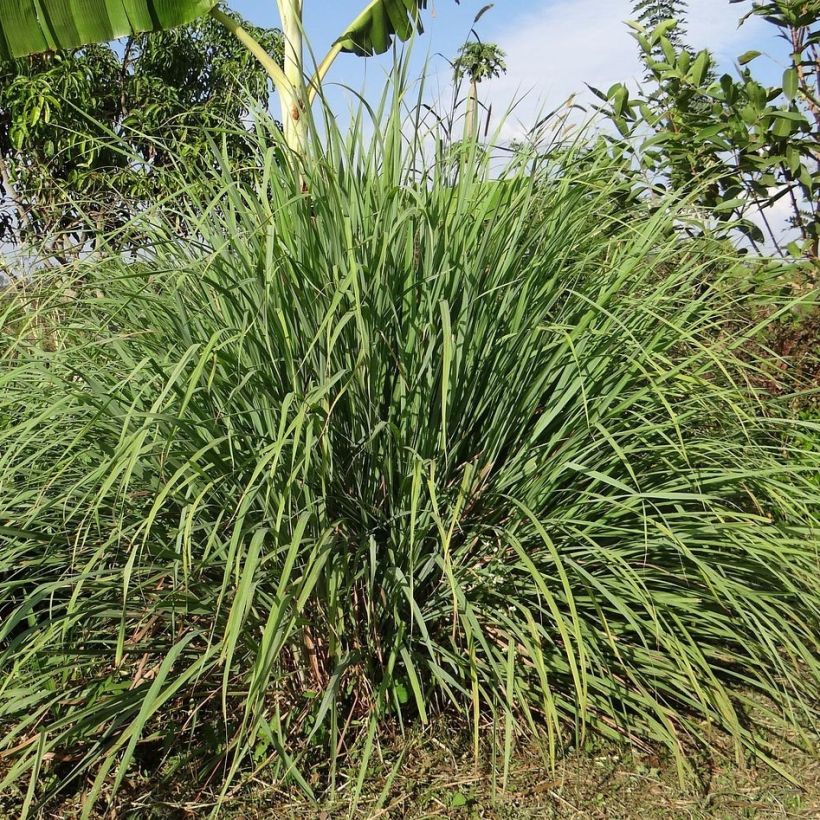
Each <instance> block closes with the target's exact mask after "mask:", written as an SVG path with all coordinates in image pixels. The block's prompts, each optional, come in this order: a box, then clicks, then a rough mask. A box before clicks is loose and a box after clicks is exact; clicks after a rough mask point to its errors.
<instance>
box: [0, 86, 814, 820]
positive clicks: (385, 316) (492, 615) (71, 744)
mask: <svg viewBox="0 0 820 820" xmlns="http://www.w3.org/2000/svg"><path fill="white" fill-rule="evenodd" d="M382 110H386V111H388V112H390V114H389V118H388V121H387V122H384V121H381V120H380V121H379V123H377V125H376V132H375V133H376V134H377V137H378V138H376V139H373V138H372V136H371V133H370V131H368V132H367V133H366V134H365V133H364V132H363V130H362V127H361V119H356V120H354V123H355V124H354V126H353V128H354V131H353V133H352V135H351V137H350V139H349V141H348V142H344V141H343V140H342V138H341V137H340V135H339V133H338V130H337V128H336V126H335V123H334V121H333V120H332V119H329V120H328V122H327V124H326V128H327V132H326V136H325V137H324V139H325V141H326V142H325V144H326V151H327V153H326V160H325V161H324V162H322V163H317V164H315V165H313V166H311V167H310V168H308V169H305V170H303V171H302V172H301V173H302V174H304V177H302V176H296V174H298V173H299V172H297V171H296V170H295V169H293V168H292V167H291V166H290V165H288V164H286V165H284V166H281V165H279V164H278V163H277V161H276V157H277V152H278V151H279V150H280V140H281V137H280V135H279V133H278V131H277V129H276V128H275V127H273V125H272V124H270V123H268V124H267V126H266V125H265V123H264V122H259V123H257V129H256V130H255V131H254V132H253V133H254V134H256V135H257V138H258V139H259V144H258V146H257V148H256V151H255V153H254V154H253V155H252V157H250V158H248V159H246V160H245V161H244V162H243V163H242V164H243V167H245V168H247V167H248V166H249V165H251V164H252V166H253V168H254V170H255V173H254V174H251V175H248V176H246V175H244V174H243V175H238V174H237V167H236V165H235V163H234V162H232V161H231V159H230V157H228V156H227V155H225V154H224V153H223V154H222V155H221V156H220V158H219V169H220V170H218V171H215V170H210V171H206V172H205V176H204V178H203V179H200V180H198V181H197V183H198V184H197V186H196V187H195V188H194V189H193V190H194V194H193V195H190V194H189V193H186V192H185V191H184V190H181V191H180V193H179V195H178V196H177V197H175V198H174V210H173V218H171V217H167V216H163V212H164V211H163V209H162V208H158V209H157V212H156V213H154V212H150V211H146V212H144V213H142V214H140V216H139V220H138V222H139V223H140V224H139V225H135V226H134V230H136V231H137V232H138V233H139V235H140V236H148V237H150V241H149V242H146V243H145V244H144V247H143V249H142V251H141V253H140V255H139V257H138V258H137V259H136V260H129V259H125V258H124V257H123V256H122V255H118V254H112V255H109V256H107V257H106V258H104V259H103V260H96V261H94V262H93V263H91V262H84V261H82V260H81V261H80V262H78V266H77V271H76V272H77V276H76V277H75V278H74V279H73V280H72V281H70V282H69V286H70V287H71V288H72V290H71V292H70V293H69V292H68V291H67V290H66V289H65V286H63V285H61V279H58V280H57V281H55V283H54V284H53V287H51V288H49V287H47V286H46V284H45V283H44V284H43V287H42V289H41V290H40V291H38V292H37V293H36V294H35V296H36V299H35V300H34V301H31V299H30V297H29V295H28V294H27V293H21V294H20V295H19V296H18V297H14V296H13V295H12V294H10V293H9V292H7V293H6V294H5V296H4V300H3V302H2V309H3V311H4V314H3V315H4V320H3V321H4V334H3V336H4V339H6V340H7V341H6V342H5V346H4V348H3V350H2V351H1V352H0V355H1V356H2V358H1V359H0V362H1V363H2V369H0V527H1V528H2V530H0V532H2V537H3V540H2V542H0V616H2V621H0V623H1V624H2V625H0V664H1V665H2V668H3V669H4V670H5V671H6V675H5V678H4V681H3V684H2V686H0V725H2V728H3V731H2V740H0V751H1V752H2V753H3V754H5V755H9V754H11V757H10V769H9V771H8V774H7V777H6V783H8V782H11V781H12V780H13V781H15V782H26V780H27V779H28V778H29V777H30V776H31V773H32V771H34V769H35V767H36V766H40V765H41V764H42V766H43V767H45V768H49V767H50V766H51V764H50V763H49V760H51V759H52V756H53V755H55V754H56V755H68V756H69V759H70V762H71V766H70V767H66V768H65V769H61V770H60V773H59V780H58V782H61V783H63V784H65V782H67V780H69V779H72V778H73V779H83V780H85V779H87V782H88V783H90V784H91V785H90V787H89V794H88V796H87V801H86V807H87V810H88V811H89V812H90V811H91V807H92V806H93V805H94V800H95V799H96V797H98V796H99V795H100V794H101V793H102V792H103V790H104V789H105V791H106V793H111V792H113V791H116V789H117V788H118V787H119V786H120V785H121V784H122V783H123V780H124V778H125V777H127V776H128V771H129V766H131V765H134V761H135V758H136V756H137V755H138V753H139V749H140V748H142V746H141V743H142V742H143V741H146V740H148V741H150V742H152V743H153V744H154V747H155V748H158V749H159V750H160V752H159V753H160V754H164V753H168V754H170V753H172V752H173V754H174V755H176V756H178V759H181V758H184V756H185V755H189V756H190V757H191V758H192V759H193V760H194V761H195V762H196V766H195V767H194V768H193V769H192V770H193V771H197V772H198V773H199V774H198V777H199V778H200V780H201V781H202V782H204V781H209V782H211V783H216V784H217V785H218V787H221V788H222V793H223V794H225V793H226V792H227V790H228V789H229V788H230V786H231V783H233V782H235V781H236V779H237V776H238V775H239V773H240V772H242V771H243V770H244V771H250V770H251V769H253V768H254V767H255V766H258V765H262V763H264V762H265V761H267V762H268V764H269V766H270V767H271V774H272V776H278V777H282V778H287V779H290V780H294V781H296V782H297V783H298V784H299V785H300V786H301V787H302V788H303V789H305V790H306V791H308V792H311V791H313V790H314V788H315V787H316V784H315V781H313V780H309V779H308V777H307V772H308V771H309V770H310V769H312V768H314V767H315V766H317V765H320V764H321V766H322V767H324V768H323V769H322V771H324V773H325V774H327V773H328V769H329V770H330V773H331V775H332V771H333V770H334V767H335V765H336V760H337V755H339V754H343V753H344V752H345V750H349V749H351V748H357V750H358V751H357V754H358V755H359V756H360V759H361V760H362V764H361V766H362V768H361V772H362V775H361V777H363V776H364V773H365V771H366V770H367V765H368V759H369V757H370V755H371V754H372V753H373V750H374V744H375V742H376V739H377V735H378V729H379V726H380V723H381V721H384V720H386V719H388V718H389V717H391V718H392V720H394V721H396V722H399V723H401V722H403V721H405V720H419V721H422V722H423V721H425V720H427V719H428V718H429V717H430V715H432V714H433V713H434V712H440V711H443V710H453V711H455V712H456V713H457V714H458V713H460V714H461V715H462V716H463V718H464V721H465V722H466V723H468V725H471V726H473V727H474V730H475V732H476V747H477V744H478V732H479V731H480V726H481V721H482V720H483V719H484V718H483V717H482V715H485V716H491V715H494V716H496V717H497V718H498V719H499V721H500V722H501V723H502V724H503V726H504V732H503V736H504V740H503V760H504V766H505V772H506V771H507V769H508V766H509V760H510V754H511V749H512V746H513V744H514V742H515V738H516V736H517V735H519V734H520V733H523V732H527V731H530V730H533V729H535V728H536V727H541V728H544V729H545V730H546V731H547V732H548V735H549V739H550V741H549V755H550V756H551V757H552V759H553V760H554V757H555V755H556V754H557V753H558V752H559V751H560V749H561V748H562V747H563V745H564V744H565V743H566V742H570V743H576V744H578V743H581V742H583V739H584V737H585V735H586V734H587V733H589V732H598V733H601V734H604V735H607V736H610V737H624V736H625V737H627V738H630V739H632V740H634V741H635V742H647V741H649V742H658V743H662V744H665V745H666V746H668V748H669V749H670V750H671V752H672V753H673V755H674V756H675V758H676V759H677V761H678V764H679V766H680V769H681V772H682V773H684V772H685V769H686V765H687V757H686V749H687V748H691V747H690V746H688V745H687V744H695V745H698V744H709V743H711V742H712V740H713V738H714V734H713V730H714V728H715V727H717V728H719V729H722V730H723V731H725V732H728V733H729V735H730V736H731V738H732V739H733V741H734V744H735V748H736V750H737V753H738V755H743V754H745V753H747V752H753V753H756V754H759V755H764V754H765V753H764V750H763V749H762V748H761V747H760V745H759V744H758V742H757V740H756V734H755V727H754V723H750V722H749V716H748V715H747V714H746V713H745V707H746V705H747V704H748V702H749V701H748V699H749V698H750V697H751V696H752V695H754V694H755V693H757V694H763V695H765V696H766V697H767V698H769V699H770V704H771V713H770V715H769V718H768V719H770V720H772V721H775V722H777V721H783V722H784V723H789V724H793V723H800V722H804V723H805V722H807V723H808V724H811V723H812V721H813V720H815V718H816V711H815V707H816V704H815V703H814V701H813V698H815V696H816V693H817V688H818V684H820V661H819V660H818V650H820V646H818V642H819V641H820V638H819V637H818V636H820V628H819V627H820V592H818V587H817V583H816V579H817V573H818V564H817V555H818V551H817V536H818V529H817V528H818V526H820V522H818V521H817V518H816V513H817V510H818V508H819V507H818V503H820V498H818V492H817V488H816V486H815V487H813V486H812V484H811V482H810V480H809V476H810V475H811V473H812V472H813V471H814V470H816V468H817V466H818V465H817V464H816V454H815V456H812V458H815V462H814V463H806V461H805V459H804V460H803V461H792V460H790V459H789V458H788V455H789V444H788V441H789V440H790V439H789V437H788V432H789V431H790V430H792V429H793V428H794V427H795V425H796V424H797V423H796V422H791V421H789V420H788V419H787V418H785V417H783V416H781V415H780V414H778V412H777V407H776V406H775V405H771V406H769V407H768V408H767V409H766V410H765V412H764V408H762V406H761V402H760V397H759V396H758V395H757V394H756V393H755V391H754V390H753V389H752V388H750V387H749V386H748V385H749V383H751V382H753V380H752V378H751V377H752V376H754V375H756V374H758V373H759V372H760V371H761V370H765V363H763V362H761V361H759V360H758V359H757V358H756V357H755V356H754V355H753V353H752V350H753V348H749V347H748V345H747V343H748V341H749V339H748V338H747V336H746V335H744V334H745V333H747V332H748V333H749V334H751V333H752V332H753V330H752V329H749V330H748V331H747V330H745V329H744V330H743V331H741V330H739V329H737V328H736V327H735V326H734V325H733V324H732V323H731V315H732V313H731V311H732V309H733V303H735V302H742V300H743V298H744V296H743V294H742V293H739V292H737V290H736V289H734V288H733V286H732V282H734V281H736V278H737V277H736V271H735V268H736V267H737V265H738V264H739V263H738V261H737V259H736V258H734V257H733V256H731V255H729V254H728V252H724V255H721V252H720V251H719V248H718V249H716V248H715V247H712V246H710V247H708V248H707V249H706V250H707V251H708V254H709V262H708V265H707V263H706V262H704V261H703V259H702V256H701V254H700V253H699V251H698V249H699V245H698V244H697V243H692V244H690V245H688V246H683V247H682V246H681V245H680V243H679V241H678V239H677V238H676V236H675V234H674V231H673V230H672V228H673V224H674V220H675V216H676V211H675V206H674V203H673V202H672V201H669V202H667V206H668V207H666V208H658V209H657V210H656V211H655V214H654V215H653V216H649V215H647V214H646V213H645V212H643V213H637V214H635V215H634V216H633V215H632V214H631V213H629V212H627V213H620V214H619V213H616V214H612V212H611V202H612V199H611V196H610V194H611V191H610V186H611V185H612V184H614V183H612V182H611V180H612V177H613V174H612V160H610V159H609V158H607V157H606V156H605V155H603V154H602V153H599V154H597V155H593V154H591V153H588V154H587V155H586V156H585V158H584V161H583V162H581V163H578V162H576V156H575V155H574V154H573V153H571V152H570V153H568V154H565V155H564V156H563V157H560V158H559V157H557V156H554V157H553V158H552V159H551V161H550V163H549V164H547V165H546V166H542V165H539V164H538V162H537V161H536V162H535V164H534V165H532V164H529V165H527V167H523V166H519V165H517V164H513V165H511V166H510V167H508V168H507V169H506V171H505V172H504V173H503V174H502V179H501V180H496V179H492V180H491V179H490V178H489V170H488V166H489V162H490V159H489V157H488V158H486V159H483V160H481V161H480V162H481V164H480V165H479V167H478V168H476V169H475V170H474V172H473V171H468V170H467V168H468V167H469V166H467V165H466V164H465V165H464V166H463V167H462V171H461V174H460V176H459V177H458V179H457V180H456V182H455V184H451V183H450V181H449V173H450V171H449V168H448V170H447V175H446V176H442V174H441V173H440V169H439V168H438V167H437V166H436V164H435V162H426V163H425V161H424V159H423V157H424V150H425V146H427V145H429V144H430V141H429V140H428V139H427V135H426V134H424V133H423V132H421V131H420V130H419V129H418V128H416V129H414V131H413V132H412V133H414V134H415V138H412V139H410V140H407V136H406V135H407V133H408V131H407V129H406V128H405V127H404V123H403V122H401V121H400V120H399V116H398V113H397V112H398V111H399V110H400V105H399V102H398V101H389V100H388V101H386V102H385V103H383V106H382ZM479 156H481V155H480V154H479ZM559 161H560V165H556V164H555V163H556V162H559ZM302 181H304V183H305V190H306V191H307V192H309V193H304V194H303V195H301V196H294V193H293V192H294V190H295V189H296V188H297V185H298V184H300V183H301V182H302ZM206 189H207V191H208V195H207V196H204V195H203V191H204V190H206ZM166 213H167V212H166ZM181 235H182V237H183V238H180V237H181ZM185 237H187V238H185ZM707 267H708V271H707ZM69 272H70V271H64V272H62V274H61V276H62V277H65V276H67V275H68V273H69ZM707 272H708V278H709V280H710V281H712V282H713V283H714V286H712V287H704V280H705V278H706V275H707ZM44 334H45V335H46V336H47V337H48V339H49V340H50V344H48V345H45V346H44V345H42V344H40V341H39V340H40V339H42V337H43V335H44ZM741 350H742V351H743V355H742V356H741V355H739V353H740V352H741ZM808 424H809V422H805V423H804V427H805V426H806V425H808ZM31 782H37V781H36V778H35V779H32V780H31ZM320 782H321V781H320ZM312 784H313V785H312ZM2 785H3V784H0V786H2ZM360 788H361V778H360V779H359V783H358V786H357V787H356V793H358V790H359V789H360ZM33 796H34V798H35V800H40V799H41V798H42V797H43V795H42V794H41V792H40V791H39V790H36V789H35V790H34V791H33ZM351 811H352V812H353V810H351Z"/></svg>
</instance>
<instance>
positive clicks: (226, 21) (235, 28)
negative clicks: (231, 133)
mask: <svg viewBox="0 0 820 820" xmlns="http://www.w3.org/2000/svg"><path fill="white" fill-rule="evenodd" d="M211 17H213V18H214V20H217V21H218V22H220V23H222V25H223V26H225V28H226V29H228V31H230V32H231V33H232V34H234V35H235V36H236V38H237V39H238V40H239V42H240V43H242V45H243V46H245V48H247V49H248V51H250V53H251V54H253V56H254V57H256V59H257V60H259V63H260V64H261V66H262V68H264V69H265V71H266V72H267V74H268V76H269V77H270V78H271V80H273V84H274V86H275V87H276V90H277V91H278V92H279V93H280V94H286V95H289V96H290V95H292V94H293V91H294V90H293V88H292V86H291V84H290V82H289V81H288V79H287V77H286V76H285V72H284V71H283V70H282V69H281V68H280V67H279V63H277V62H276V60H274V59H273V57H271V56H270V54H268V52H267V51H265V49H264V48H263V47H262V45H261V43H259V42H258V41H257V40H254V38H253V37H251V35H250V34H249V33H248V32H247V31H246V30H245V29H244V28H243V27H242V26H240V25H239V23H237V22H236V20H234V19H233V17H230V16H229V15H227V14H225V12H223V11H222V10H221V9H219V8H216V7H214V8H212V9H211Z"/></svg>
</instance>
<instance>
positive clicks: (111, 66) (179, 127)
mask: <svg viewBox="0 0 820 820" xmlns="http://www.w3.org/2000/svg"><path fill="white" fill-rule="evenodd" d="M250 29H251V30H252V31H253V34H254V37H255V38H256V39H257V40H258V41H260V42H262V43H264V45H265V48H266V49H267V50H268V51H269V52H270V53H271V54H273V55H274V56H275V57H277V58H278V59H279V61H280V62H281V60H282V36H281V32H280V31H279V30H277V29H258V28H257V29H254V28H253V27H250ZM271 91H272V86H271V83H270V80H269V77H268V75H267V73H266V72H265V70H264V69H263V67H262V66H261V65H260V64H259V63H258V61H257V60H256V59H255V58H254V57H253V56H252V55H251V54H250V52H248V51H247V50H246V49H245V48H244V47H243V46H242V45H241V43H240V42H239V41H238V40H237V39H236V38H235V37H234V36H233V35H232V34H231V33H230V32H229V31H228V30H227V29H225V28H224V27H223V26H222V25H221V24H219V23H218V22H216V21H215V20H214V19H213V18H210V17H205V18H202V19H200V20H198V21H196V22H194V23H192V24H190V25H188V26H185V27H182V28H176V29H172V30H170V31H166V32H160V33H156V34H139V35H134V36H131V37H130V38H128V39H127V40H126V42H125V44H124V46H123V47H122V48H119V49H117V50H114V49H113V48H111V47H110V46H108V45H91V46H87V47H85V48H82V49H79V50H77V51H75V52H73V53H70V54H61V53H58V54H46V55H39V56H33V57H24V58H20V59H17V60H6V61H3V62H0V182H2V191H0V241H3V242H4V243H6V244H12V245H22V244H41V243H42V242H44V241H46V240H48V242H49V243H50V248H49V250H50V252H52V253H56V254H57V255H58V256H59V255H66V254H70V253H71V252H72V251H74V252H76V251H77V250H79V249H81V248H83V247H84V246H85V245H86V243H87V241H88V240H89V238H90V237H89V234H88V232H89V231H90V230H92V228H91V226H95V225H96V226H97V229H98V230H100V231H110V229H112V228H115V227H116V226H117V224H119V223H121V222H122V221H124V220H125V219H127V218H128V216H129V215H130V214H132V213H133V212H134V211H135V209H138V208H139V207H140V203H141V202H144V201H147V200H149V199H156V198H157V197H161V196H162V195H163V194H164V193H167V190H166V188H165V181H166V178H167V173H166V172H167V171H168V170H169V169H170V168H171V167H172V166H173V165H174V164H175V163H178V162H179V161H183V162H184V163H185V164H186V166H188V168H189V169H191V168H192V169H196V168H197V166H200V165H201V164H203V163H209V162H212V161H213V160H212V157H213V151H212V148H211V146H210V145H209V141H210V140H211V139H213V138H214V137H217V138H218V142H219V144H220V148H222V150H224V151H226V152H227V153H228V154H229V155H231V156H232V157H239V156H241V155H242V154H243V152H244V151H246V150H247V148H248V146H247V143H246V140H245V138H244V136H243V134H244V130H243V129H242V127H241V126H240V122H241V120H242V118H243V117H244V116H245V115H246V114H247V109H248V106H249V104H254V103H255V104H258V105H261V106H267V105H268V100H269V97H270V94H271ZM194 177H195V175H190V178H194Z"/></svg>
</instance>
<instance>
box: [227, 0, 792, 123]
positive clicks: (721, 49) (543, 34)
mask: <svg viewBox="0 0 820 820" xmlns="http://www.w3.org/2000/svg"><path fill="white" fill-rule="evenodd" d="M304 2H305V18H306V31H307V33H308V37H309V39H310V42H311V46H312V47H313V49H314V51H315V53H316V56H317V59H321V56H322V55H323V53H324V51H325V50H326V48H327V47H328V45H329V44H330V43H331V42H332V41H333V40H334V39H335V38H336V37H337V36H338V34H339V32H340V31H341V30H342V29H343V27H344V26H345V24H346V23H348V22H349V21H350V19H351V18H352V17H354V16H355V14H356V13H357V12H358V11H359V10H360V8H361V6H362V5H363V3H364V0H304ZM229 3H230V5H231V7H232V8H233V9H235V10H236V11H238V12H239V13H241V14H242V15H244V16H245V17H246V18H247V19H248V20H250V21H251V22H254V23H257V24H260V25H276V24H277V15H276V4H275V2H274V0H229ZM485 4H486V0H461V3H460V4H456V3H455V2H454V0H430V4H429V8H428V10H427V12H426V13H425V17H424V23H425V34H424V35H423V37H421V38H419V40H418V41H417V43H416V45H415V46H414V52H413V64H414V66H415V68H416V70H417V71H420V70H421V65H422V63H423V61H424V59H425V58H426V57H428V56H429V57H430V60H431V63H430V68H429V70H430V71H431V73H432V74H433V75H434V76H436V77H437V78H438V81H439V85H440V86H441V87H443V86H445V85H446V84H447V82H448V81H449V74H450V72H449V68H448V65H447V63H446V61H445V59H444V57H443V56H440V55H445V56H446V57H452V56H453V55H454V54H455V52H456V50H457V48H458V46H459V45H460V44H461V43H463V42H464V40H465V39H466V37H467V35H468V34H469V31H470V27H471V24H472V21H473V19H474V18H475V15H476V13H477V12H478V11H479V9H481V8H482V7H483V6H484V5H485ZM750 5H751V4H750V3H748V2H747V3H742V4H736V5H732V4H730V3H729V0H689V36H688V40H689V42H690V44H691V45H692V46H693V47H695V48H702V47H708V48H710V49H711V50H712V51H713V52H714V53H715V54H716V55H717V57H718V58H719V60H720V61H721V65H722V67H723V69H724V70H731V69H732V61H733V59H734V57H736V56H737V55H738V54H741V53H743V52H744V51H747V50H749V49H757V50H760V51H762V52H764V56H763V57H761V58H759V59H758V60H757V61H756V62H755V63H754V69H755V72H756V74H758V75H759V76H761V77H762V78H763V79H764V80H766V81H770V82H776V81H777V80H778V79H779V77H780V76H781V74H782V71H783V57H782V55H783V47H782V46H781V44H780V43H778V42H777V41H776V40H775V39H773V37H772V32H771V27H770V26H768V25H767V24H766V23H764V22H763V21H762V20H761V19H760V18H753V19H752V20H750V21H749V22H747V23H746V24H745V25H744V26H743V27H742V28H740V29H738V28H737V21H738V18H739V17H740V15H741V14H742V13H743V12H744V11H745V10H746V9H747V8H748V7H749V6H750ZM631 7H632V2H631V0H497V2H496V3H495V5H494V7H493V8H492V9H491V10H490V11H489V12H488V13H486V14H485V15H484V16H483V17H482V19H481V20H480V21H479V23H478V25H477V30H478V32H479V35H480V36H481V38H482V39H485V40H491V41H494V42H497V43H499V45H501V47H502V48H504V49H505V50H506V51H507V58H508V59H507V62H508V67H509V71H508V74H507V76H506V77H504V78H502V79H499V80H494V81H491V82H488V83H486V84H485V85H484V86H483V87H482V96H483V98H484V99H485V101H487V102H492V104H493V106H494V108H495V109H496V110H499V109H501V110H503V109H506V108H507V106H508V105H510V104H511V102H512V101H513V100H517V101H518V103H517V107H516V110H515V117H516V120H517V121H518V123H519V124H520V126H521V128H522V129H524V130H525V129H526V127H527V125H528V124H531V123H532V122H534V121H535V119H536V118H537V115H538V113H539V112H541V111H543V110H549V109H551V108H554V107H556V106H557V105H559V104H560V103H561V102H563V100H564V99H566V97H567V96H568V95H569V94H571V93H572V92H573V91H583V89H584V83H585V82H589V83H590V84H592V85H595V86H598V87H604V88H608V87H609V86H610V85H611V84H612V83H614V82H618V81H622V80H623V81H629V80H634V79H637V78H638V77H639V76H640V73H641V70H640V65H639V63H638V60H637V54H636V46H635V43H634V41H633V40H632V39H631V37H630V36H629V34H628V31H627V29H626V26H625V25H624V24H623V21H624V20H626V19H628V18H629V17H630V16H631ZM389 65H390V57H389V55H388V56H386V57H381V58H371V59H367V60H363V59H361V58H357V57H354V56H352V55H342V56H341V57H340V58H339V59H338V60H337V62H336V64H335V66H334V68H333V70H332V72H331V74H330V76H329V80H330V81H331V82H337V83H341V84H344V85H349V86H352V87H354V88H356V89H373V88H375V87H378V85H380V78H381V77H382V76H383V72H384V70H385V69H386V67H388V66H389ZM434 85H435V84H434Z"/></svg>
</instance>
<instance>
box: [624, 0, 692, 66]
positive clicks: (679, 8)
mask: <svg viewBox="0 0 820 820" xmlns="http://www.w3.org/2000/svg"><path fill="white" fill-rule="evenodd" d="M688 6H689V4H688V3H687V2H686V0H635V3H634V5H633V7H632V9H633V13H634V15H635V19H636V20H637V21H638V22H639V23H640V24H641V25H642V26H643V27H644V28H646V29H650V30H651V29H654V28H656V27H657V26H659V25H661V23H664V22H666V21H669V20H674V21H675V25H674V27H670V29H669V31H668V33H667V35H666V36H667V39H668V40H669V42H670V43H671V45H672V46H673V47H674V48H675V49H677V50H681V49H683V48H685V47H686V11H687V8H688ZM651 57H652V59H654V60H657V61H659V62H660V61H663V60H664V57H665V55H664V53H663V50H662V49H661V47H660V45H657V46H656V47H655V49H654V50H653V52H652V54H651ZM641 58H642V59H644V58H645V55H644V54H641ZM646 76H647V79H649V77H650V73H649V72H647V75H646Z"/></svg>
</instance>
